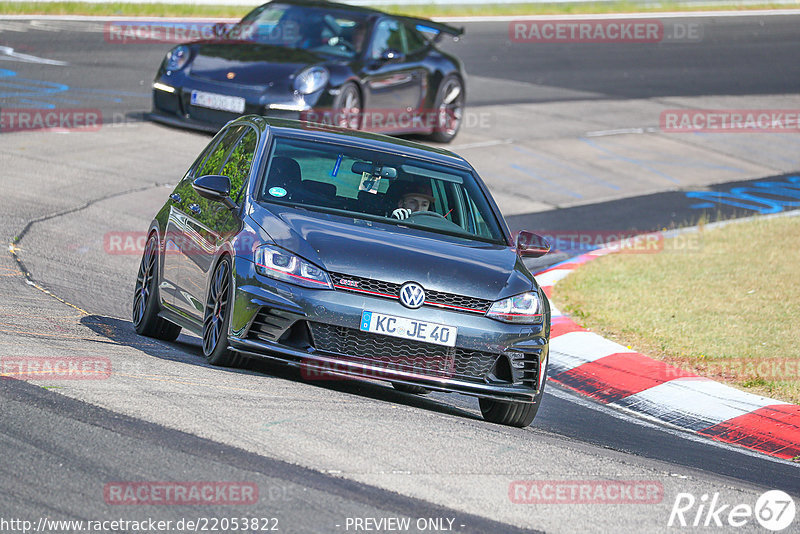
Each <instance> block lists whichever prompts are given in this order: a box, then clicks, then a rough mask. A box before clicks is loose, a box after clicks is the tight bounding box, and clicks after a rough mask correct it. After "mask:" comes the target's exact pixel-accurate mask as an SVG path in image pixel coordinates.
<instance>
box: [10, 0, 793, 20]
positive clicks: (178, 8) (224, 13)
mask: <svg viewBox="0 0 800 534" xmlns="http://www.w3.org/2000/svg"><path fill="white" fill-rule="evenodd" d="M253 7H254V6H252V5H251V6H227V5H182V4H126V3H115V2H109V3H98V4H94V3H88V2H41V3H40V2H0V14H5V15H117V16H126V17H211V18H214V17H218V18H240V17H242V16H243V15H244V14H245V13H247V12H248V11H250V10H251V9H252V8H253ZM778 8H780V9H787V8H798V9H800V2H796V3H793V4H771V3H764V4H758V5H747V6H743V5H740V4H737V3H735V2H731V3H729V4H720V5H719V6H717V5H714V6H713V7H709V6H691V5H686V4H683V3H678V2H662V3H660V4H658V5H657V6H653V5H649V4H642V3H637V2H628V1H618V2H598V3H578V4H564V3H555V2H554V3H551V4H489V3H487V4H477V5H454V6H441V5H412V6H406V5H402V4H398V5H393V6H380V7H378V9H380V10H382V11H386V12H389V13H395V14H401V15H411V16H420V17H442V16H491V15H562V14H591V13H631V12H652V13H658V12H664V11H694V10H707V9H722V10H748V9H778Z"/></svg>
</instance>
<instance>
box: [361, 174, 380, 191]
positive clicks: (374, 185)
mask: <svg viewBox="0 0 800 534" xmlns="http://www.w3.org/2000/svg"><path fill="white" fill-rule="evenodd" d="M380 185H381V177H380V176H375V175H373V174H370V173H368V172H362V173H361V185H359V186H358V190H359V191H366V192H367V193H372V194H373V195H374V194H376V193H377V192H378V186H380Z"/></svg>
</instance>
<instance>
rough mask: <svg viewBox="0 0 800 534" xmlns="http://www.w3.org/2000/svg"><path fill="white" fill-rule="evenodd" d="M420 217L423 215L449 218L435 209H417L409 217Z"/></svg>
mask: <svg viewBox="0 0 800 534" xmlns="http://www.w3.org/2000/svg"><path fill="white" fill-rule="evenodd" d="M418 217H423V218H424V217H434V218H437V219H444V220H447V219H445V216H444V215H442V214H441V213H437V212H435V211H415V212H413V213H412V214H411V215H409V216H408V218H409V219H415V218H418ZM448 222H449V221H448Z"/></svg>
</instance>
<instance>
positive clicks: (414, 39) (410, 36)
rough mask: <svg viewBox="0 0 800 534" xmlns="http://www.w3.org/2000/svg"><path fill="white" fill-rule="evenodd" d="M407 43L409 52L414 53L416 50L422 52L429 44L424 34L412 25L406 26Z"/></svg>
mask: <svg viewBox="0 0 800 534" xmlns="http://www.w3.org/2000/svg"><path fill="white" fill-rule="evenodd" d="M405 29H406V44H407V47H408V53H409V54H414V53H416V52H421V51H422V50H423V49H424V48H425V47H427V46H428V40H427V39H425V37H423V36H422V34H421V33H420V32H418V31H417V29H416V28H413V27H411V26H406V27H405Z"/></svg>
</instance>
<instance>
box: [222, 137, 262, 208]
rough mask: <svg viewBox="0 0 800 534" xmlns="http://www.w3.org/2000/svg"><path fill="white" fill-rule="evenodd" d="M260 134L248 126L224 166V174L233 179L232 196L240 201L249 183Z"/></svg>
mask: <svg viewBox="0 0 800 534" xmlns="http://www.w3.org/2000/svg"><path fill="white" fill-rule="evenodd" d="M257 141H258V136H257V135H256V132H255V130H253V129H252V128H247V132H246V133H245V134H244V135H243V136H242V138H241V139H240V140H239V142H238V144H237V145H236V146H235V147H234V149H233V150H232V151H231V154H230V156H228V160H227V161H226V162H225V166H224V167H222V172H221V173H220V174H222V175H223V176H227V177H228V178H230V179H231V198H232V199H233V200H234V201H238V200H239V197H240V195H241V193H242V186H243V185H244V184H246V183H247V179H248V178H249V177H250V169H251V168H252V167H253V156H254V155H255V151H256V142H257Z"/></svg>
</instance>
